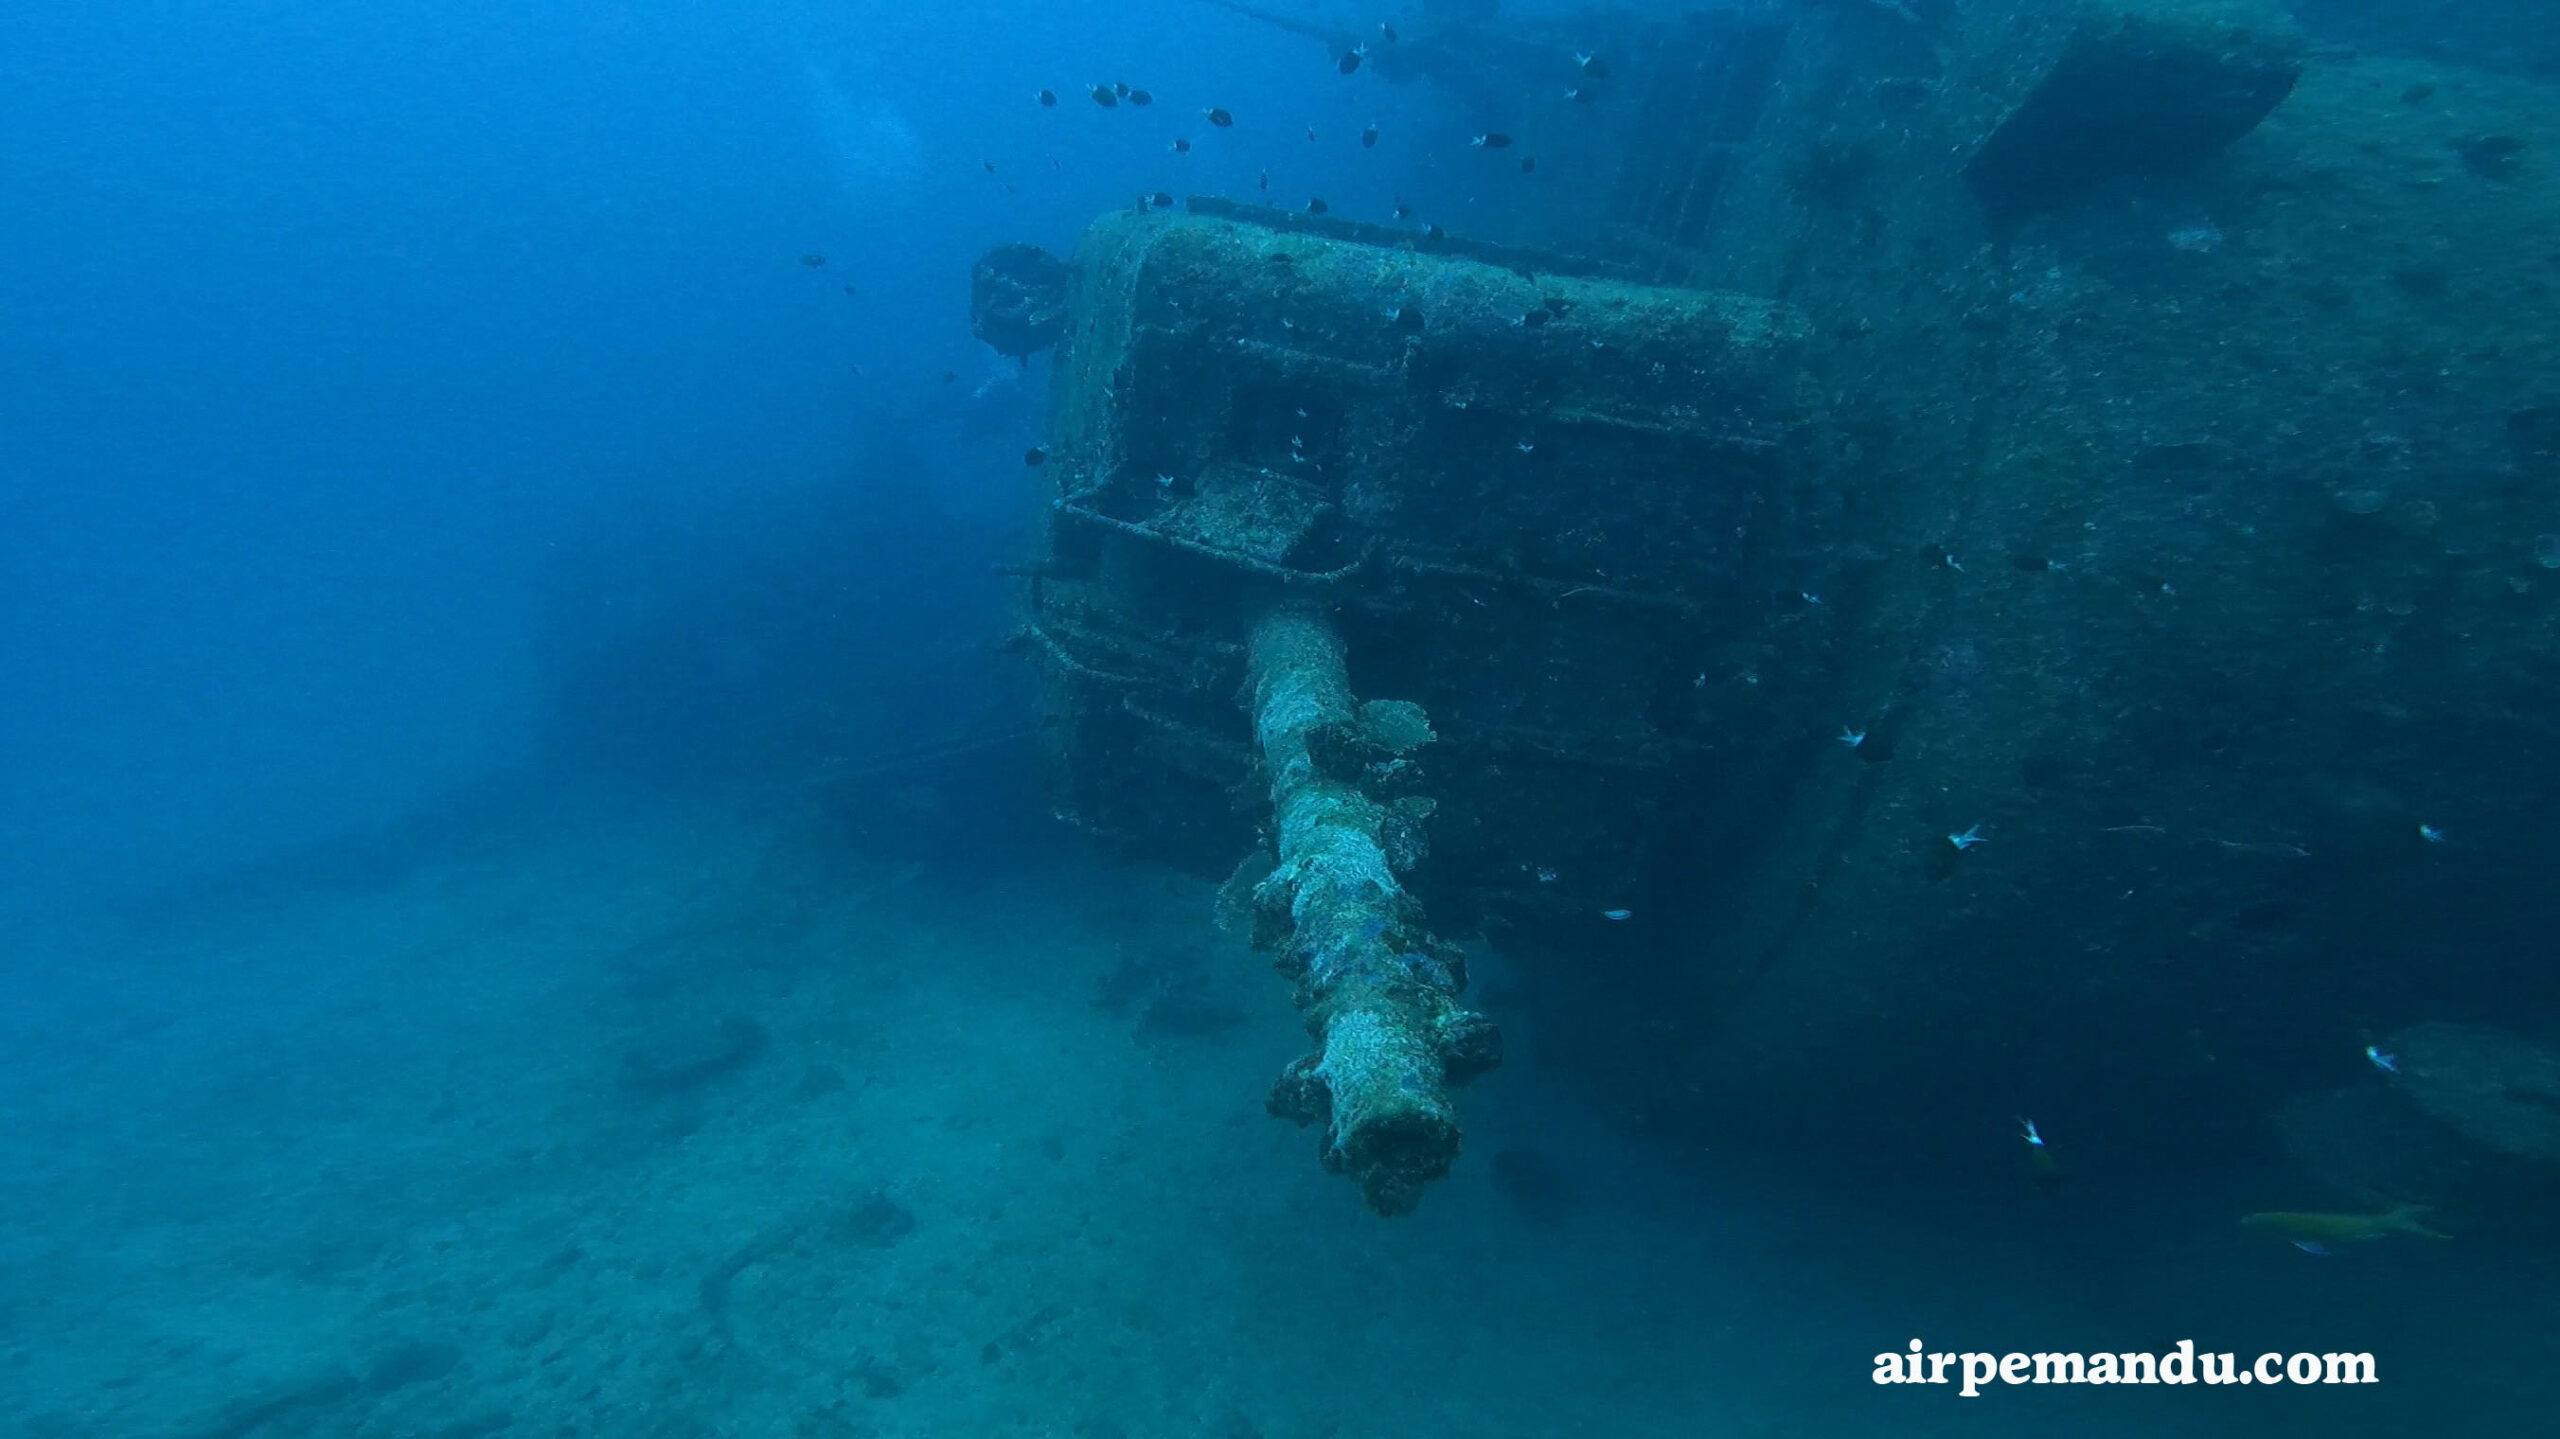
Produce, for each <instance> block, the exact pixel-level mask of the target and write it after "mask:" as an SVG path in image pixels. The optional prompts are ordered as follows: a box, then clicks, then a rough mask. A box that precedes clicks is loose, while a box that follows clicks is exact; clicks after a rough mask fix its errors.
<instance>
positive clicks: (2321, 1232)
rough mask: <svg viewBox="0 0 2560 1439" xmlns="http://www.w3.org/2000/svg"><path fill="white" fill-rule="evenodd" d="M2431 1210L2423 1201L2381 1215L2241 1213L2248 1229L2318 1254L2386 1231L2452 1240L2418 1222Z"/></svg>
mask: <svg viewBox="0 0 2560 1439" xmlns="http://www.w3.org/2000/svg"><path fill="white" fill-rule="evenodd" d="M2426 1212H2427V1206H2425V1205H2423V1204H2402V1205H2397V1206H2395V1207H2393V1208H2390V1209H2385V1210H2383V1211H2381V1212H2380V1213H2378V1214H2303V1213H2298V1212H2295V1211H2292V1210H2283V1209H2275V1210H2267V1211H2264V1212H2262V1213H2258V1214H2244V1215H2242V1216H2240V1225H2241V1227H2242V1228H2244V1229H2263V1230H2265V1231H2267V1232H2268V1233H2270V1234H2278V1235H2282V1236H2283V1237H2285V1238H2286V1239H2289V1240H2292V1241H2293V1242H2294V1243H2296V1244H2298V1245H2301V1246H2302V1247H2303V1248H2305V1249H2309V1250H2311V1251H2312V1252H2313V1253H2315V1254H2317V1253H2320V1252H2322V1251H2321V1246H2325V1245H2330V1244H2356V1243H2361V1242H2363V1241H2365V1240H2368V1239H2380V1238H2381V1237H2383V1236H2384V1235H2386V1234H2416V1235H2420V1236H2422V1237H2424V1238H2427V1239H2450V1238H2452V1237H2453V1236H2452V1235H2449V1234H2443V1233H2439V1232H2438V1231H2436V1230H2433V1229H2429V1228H2428V1227H2427V1226H2425V1225H2424V1224H2421V1223H2419V1222H2418V1216H2419V1215H2421V1214H2424V1213H2426Z"/></svg>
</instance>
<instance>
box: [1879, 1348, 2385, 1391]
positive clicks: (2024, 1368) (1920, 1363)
mask: <svg viewBox="0 0 2560 1439" xmlns="http://www.w3.org/2000/svg"><path fill="white" fill-rule="evenodd" d="M1995 1379H1996V1380H1998V1381H1999V1382H2000V1383H2003V1384H2245V1385H2250V1386H2253V1387H2254V1386H2256V1385H2261V1384H2377V1383H2380V1382H2381V1380H2380V1379H2379V1378H2378V1377H2377V1376H2376V1374H2375V1373H2374V1367H2373V1356H2372V1355H2370V1354H2312V1353H2307V1352H2306V1353H2300V1354H2290V1355H2288V1354H2281V1353H2274V1352H2270V1353H2266V1354H2261V1355H2259V1356H2258V1357H2257V1359H2256V1360H2255V1361H2254V1362H2252V1363H2249V1364H2242V1363H2240V1362H2239V1359H2238V1357H2237V1356H2236V1355H2233V1354H2229V1353H2221V1354H2199V1353H2197V1352H2196V1342H2195V1341H2194V1340H2192V1339H2181V1340H2179V1341H2178V1343H2177V1346H2176V1347H2175V1348H2173V1349H2171V1350H2169V1351H2168V1352H2167V1353H2165V1354H2141V1353H2135V1354H2103V1353H2102V1354H1976V1353H1962V1354H1945V1353H1941V1354H1930V1353H1924V1352H1923V1346H1922V1345H1921V1343H1920V1341H1919V1340H1917V1339H1914V1340H1912V1341H1911V1348H1910V1349H1909V1351H1908V1352H1904V1353H1895V1352H1893V1351H1891V1350H1888V1351H1886V1352H1885V1353H1882V1354H1879V1355H1877V1356H1876V1372H1875V1381H1876V1382H1877V1383H1878V1384H1957V1385H1961V1386H1962V1387H1960V1388H1959V1389H1957V1391H1956V1393H1957V1395H1958V1397H1960V1398H1965V1399H1972V1398H1977V1397H1979V1396H1980V1395H1981V1393H1982V1387H1983V1386H1984V1385H1986V1384H1989V1383H1991V1382H1992V1381H1993V1380H1995Z"/></svg>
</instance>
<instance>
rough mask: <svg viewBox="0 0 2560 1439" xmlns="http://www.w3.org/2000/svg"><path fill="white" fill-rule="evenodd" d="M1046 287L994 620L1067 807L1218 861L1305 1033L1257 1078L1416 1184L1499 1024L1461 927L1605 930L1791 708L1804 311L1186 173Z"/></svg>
mask: <svg viewBox="0 0 2560 1439" xmlns="http://www.w3.org/2000/svg"><path fill="white" fill-rule="evenodd" d="M1065 283H1066V295H1067V298H1066V303H1065V305H1064V307H1063V308H1064V312H1065V316H1066V318H1065V323H1064V326H1063V332H1062V336H1061V340H1060V349H1059V353H1058V357H1057V360H1056V363H1055V366H1054V369H1053V376H1054V378H1053V384H1052V391H1051V412H1050V417H1049V445H1048V451H1047V452H1048V465H1047V470H1046V473H1047V475H1048V476H1049V477H1050V479H1051V481H1052V483H1053V489H1052V492H1051V494H1050V496H1049V500H1048V507H1049V514H1048V524H1047V531H1046V536H1045V541H1044V545H1043V552H1042V554H1041V556H1040V558H1039V560H1038V562H1037V563H1036V564H1035V565H1033V566H1031V567H1029V574H1028V581H1027V590H1026V597H1025V598H1026V602H1025V606H1024V620H1023V624H1022V626H1021V628H1020V630H1019V632H1018V634H1017V636H1016V643H1017V646H1018V647H1019V648H1020V649H1021V651H1022V652H1024V653H1025V654H1027V655H1028V656H1029V657H1030V658H1031V659H1032V660H1033V661H1034V662H1036V664H1037V665H1038V667H1039V670H1040V673H1041V675H1042V676H1043V680H1044V687H1043V697H1042V711H1043V714H1042V733H1043V734H1044V735H1045V736H1046V741H1045V744H1046V748H1047V750H1048V753H1049V759H1050V766H1049V769H1050V775H1051V783H1052V788H1053V796H1054V801H1055V805H1056V808H1057V811H1058V813H1060V814H1061V815H1062V816H1064V817H1067V818H1069V819H1071V820H1072V821H1073V822H1074V823H1076V824H1078V825H1080V826H1082V827H1083V828H1085V829H1087V830H1090V831H1092V832H1094V833H1095V834H1097V835H1100V836H1102V837H1104V838H1106V839H1108V840H1110V841H1112V842H1114V843H1115V844H1117V845H1118V846H1120V847H1122V848H1124V849H1127V850H1130V851H1134V852H1137V853H1140V854H1144V855H1149V856H1152V857H1155V858H1159V859H1164V860H1167V861H1171V862H1175V863H1183V864H1193V865H1197V864H1199V863H1200V862H1201V861H1202V860H1203V858H1204V857H1207V856H1213V855H1214V856H1220V857H1222V867H1223V864H1224V863H1232V864H1233V865H1234V868H1233V871H1232V873H1231V874H1230V875H1229V878H1228V880H1227V883H1226V885H1225V887H1224V889H1223V890H1222V892H1221V899H1220V905H1219V908H1220V913H1221V918H1222V919H1223V921H1224V922H1226V923H1228V924H1230V925H1232V926H1235V927H1239V928H1241V929H1242V930H1244V931H1245V932H1246V933H1247V934H1248V935H1249V936H1250V938H1251V940H1252V941H1253V943H1254V944H1255V945H1256V946H1257V947H1258V948H1260V949H1263V950H1266V951H1269V952H1270V953H1271V954H1272V955H1273V956H1274V958H1275V961H1276V963H1277V965H1278V967H1279V968H1280V970H1281V971H1282V972H1283V973H1284V974H1286V975H1287V976H1288V977H1289V978H1290V979H1291V980H1292V981H1293V982H1294V984H1295V993H1296V1000H1297V1004H1298V1007H1299V1009H1300V1011H1301V1012H1302V1014H1303V1015H1304V1017H1305V1019H1306V1024H1307V1028H1308V1031H1309V1034H1310V1036H1311V1037H1312V1039H1313V1040H1314V1043H1315V1047H1314V1049H1313V1050H1312V1051H1311V1052H1310V1053H1308V1054H1306V1055H1305V1056H1304V1057H1302V1058H1300V1059H1298V1060H1296V1061H1295V1062H1293V1063H1291V1064H1290V1065H1289V1066H1288V1067H1287V1069H1286V1071H1285V1072H1284V1073H1283V1074H1282V1076H1281V1077H1280V1079H1279V1081H1278V1082H1277V1084H1276V1085H1275V1086H1274V1088H1273V1091H1272V1095H1271V1100H1270V1108H1271V1110H1272V1112H1273V1113H1275V1114H1278V1115H1281V1116H1283V1117H1286V1118H1290V1119H1294V1120H1297V1121H1299V1122H1301V1123H1305V1124H1310V1125H1320V1126H1322V1129H1323V1135H1324V1138H1323V1143H1322V1146H1321V1151H1320V1152H1321V1156H1322V1158H1323V1161H1324V1163H1325V1164H1326V1165H1327V1166H1328V1167H1329V1168H1332V1169H1334V1170H1337V1171H1340V1172H1343V1173H1346V1174H1348V1175H1349V1176H1351V1177H1352V1178H1353V1179H1354V1180H1356V1181H1357V1182H1358V1183H1359V1185H1360V1187H1361V1189H1362V1191H1363V1194H1364V1196H1365V1197H1366V1199H1367V1201H1368V1202H1369V1204H1370V1205H1371V1206H1372V1207H1373V1208H1375V1209H1377V1210H1378V1211H1380V1212H1382V1213H1400V1212H1403V1211H1406V1210H1409V1209H1411V1208H1412V1207H1413V1205H1414V1204H1415V1203H1416V1201H1417V1200H1418V1199H1419V1197H1420V1194H1421V1192H1422V1190H1423V1187H1424V1186H1425V1185H1426V1184H1427V1183H1429V1182H1430V1181H1431V1180H1433V1179H1435V1178H1438V1177H1439V1176H1440V1175H1442V1174H1444V1173H1445V1172H1446V1171H1447V1170H1448V1168H1449V1165H1450V1162H1451V1160H1452V1159H1453V1157H1454V1156H1455V1154H1456V1152H1457V1148H1458V1142H1459V1125H1458V1121H1457V1117H1456V1111H1455V1106H1454V1102H1453V1100H1452V1098H1451V1090H1452V1089H1453V1088H1454V1087H1455V1086H1457V1085H1460V1084H1463V1083H1464V1082H1465V1081H1466V1080H1467V1079H1468V1078H1470V1077H1472V1076H1474V1075H1476V1074H1480V1073H1482V1072H1483V1071H1485V1070H1487V1069H1489V1068H1491V1067H1493V1066H1494V1065H1495V1064H1497V1063H1498V1062H1499V1061H1500V1058H1501V1037H1500V1031H1499V1030H1498V1028H1497V1027H1496V1025H1495V1023H1494V1021H1493V1020H1492V1019H1491V1018H1488V1017H1487V1016H1485V1015H1482V1014H1480V1013H1477V1012H1476V1011H1474V1010H1472V1009H1470V1008H1467V1007H1466V1006H1465V1005H1464V1004H1463V1003H1461V999H1460V996H1461V995H1462V994H1463V992H1464V990H1465V987H1466V958H1465V953H1464V951H1463V949H1462V948H1461V946H1460V945H1459V944H1458V943H1457V942H1455V940H1456V938H1457V937H1460V936H1469V935H1479V934H1489V933H1491V934H1506V933H1521V932H1530V933H1537V934H1542V935H1544V936H1546V937H1548V938H1549V940H1550V941H1551V942H1552V944H1553V945H1554V946H1561V947H1568V948H1569V947H1571V946H1572V945H1573V944H1574V943H1575V942H1576V941H1575V937H1576V936H1583V937H1585V938H1588V937H1591V936H1593V935H1594V934H1595V933H1596V932H1601V931H1606V930H1608V929H1609V928H1610V927H1611V926H1613V925H1615V924H1618V923H1620V922H1621V921H1623V919H1624V918H1625V916H1626V909H1625V906H1626V905H1627V904H1628V903H1629V902H1630V901H1629V899H1628V896H1629V895H1631V894H1633V893H1634V892H1636V890H1637V889H1638V888H1639V884H1640V876H1641V874H1642V872H1643V870H1644V869H1645V867H1646V866H1647V865H1648V864H1650V863H1654V862H1656V861H1658V860H1659V859H1660V858H1661V857H1662V856H1664V855H1665V854H1666V853H1669V852H1673V851H1676V850H1679V849H1681V848H1682V847H1684V846H1686V845H1689V844H1691V843H1694V842H1695V834H1696V831H1697V829H1698V828H1699V825H1700V823H1701V821H1702V819H1711V818H1712V817H1714V816H1718V815H1727V816H1729V815H1731V814H1732V813H1733V812H1734V811H1733V809H1732V808H1731V807H1730V806H1726V805H1722V804H1719V803H1718V797H1717V793H1716V792H1717V790H1718V789H1719V787H1720V786H1724V785H1727V784H1730V783H1731V782H1732V780H1733V779H1734V777H1735V776H1736V775H1737V774H1741V773H1745V772H1747V771H1748V770H1749V768H1750V763H1749V762H1750V759H1751V757H1752V755H1753V754H1754V752H1755V750H1756V748H1757V747H1758V746H1760V745H1762V744H1765V743H1766V741H1765V740H1760V739H1757V738H1755V737H1757V736H1765V735H1769V734H1773V733H1780V732H1783V731H1784V730H1785V729H1786V728H1787V727H1785V726H1777V725H1773V724H1771V723H1770V722H1769V718H1768V717H1769V713H1770V711H1771V710H1772V709H1773V708H1775V707H1778V706H1782V705H1784V704H1785V703H1786V696H1787V694H1788V693H1789V691H1790V690H1791V689H1792V688H1793V686H1794V684H1795V683H1796V681H1795V680H1793V679H1790V678H1788V677H1787V675H1786V673H1785V672H1783V671H1781V670H1779V669H1772V671H1771V673H1770V674H1769V675H1768V676H1767V678H1766V679H1765V681H1764V679H1763V677H1762V676H1761V675H1760V674H1759V673H1758V672H1757V671H1758V669H1759V668H1760V666H1759V665H1758V664H1757V662H1756V660H1755V659H1754V658H1753V657H1754V656H1755V655H1757V654H1758V653H1759V652H1760V651H1761V650H1763V649H1764V648H1765V647H1767V646H1769V645H1771V644H1773V643H1779V642H1781V641H1780V640H1779V638H1778V635H1779V632H1782V631H1784V630H1785V629H1787V628H1788V627H1789V626H1791V625H1798V624H1802V623H1803V622H1804V621H1805V617H1806V607H1805V606H1803V605H1802V604H1799V605H1798V606H1796V607H1795V608H1794V609H1793V610H1788V609H1785V608H1784V607H1781V606H1778V605H1776V604H1774V603H1773V602H1772V600H1771V596H1773V595H1775V594H1778V593H1781V592H1783V591H1784V590H1785V587H1786V584H1787V583H1788V578H1789V576H1791V575H1793V574H1795V573H1796V571H1797V569H1798V567H1799V564H1800V561H1801V555H1800V552H1799V547H1801V546H1803V545H1804V544H1806V543H1808V537H1807V533H1806V530H1805V521H1806V518H1807V513H1808V512H1807V507H1806V506H1805V504H1804V503H1803V501H1802V496H1801V494H1800V488H1801V487H1802V486H1803V484H1804V482H1805V479H1806V476H1807V473H1808V454H1807V443H1806V440H1807V426H1806V414H1805V399H1804V396H1803V395H1802V393H1801V392H1800V387H1799V383H1798V380H1797V374H1796V366H1795V363H1794V360H1793V354H1794V352H1795V350H1796V349H1797V347H1799V346H1800V345H1801V344H1802V343H1803V341H1804V338H1805V335H1804V325H1803V322H1802V321H1801V320H1800V319H1799V318H1798V317H1797V316H1796V315H1795V314H1794V313H1793V312H1792V311H1790V310H1788V309H1787V308H1786V307H1784V306H1781V305H1775V304H1771V303H1767V302H1764V301H1761V300H1756V299H1751V298H1747V297H1744V296H1739V295H1731V294H1717V293H1709V292H1705V291H1698V290H1684V289H1672V288H1663V287H1655V286H1647V285H1641V284H1636V283H1631V282H1629V281H1627V280H1625V279H1623V278H1618V277H1615V276H1613V275H1611V274H1609V273H1607V272H1605V271H1602V270H1599V269H1595V268H1594V267H1592V266H1590V265H1588V264H1582V263H1577V262H1573V261H1568V260H1563V259H1559V258H1556V257H1549V256H1540V255H1536V254H1532V253H1527V252H1522V251H1514V250H1507V249H1504V248H1502V247H1499V246H1492V245H1482V244H1474V245H1470V244H1464V243H1461V242H1452V241H1444V240H1436V239H1429V238H1424V237H1417V236H1416V235H1414V234H1413V233H1412V232H1410V231H1403V230H1392V231H1391V230H1386V229H1381V228H1377V227H1371V226H1365V225H1360V224H1356V223H1351V222H1346V221H1340V220H1333V219H1327V218H1323V217H1307V216H1297V215H1291V214H1283V213H1280V212H1276V211H1270V210H1263V209H1258V208H1251V207H1243V206H1237V205H1232V204H1229V203H1225V202H1221V201H1217V200H1211V199H1193V200H1191V201H1189V202H1188V203H1187V206H1186V207H1185V210H1184V211H1183V212H1180V213H1176V212H1172V211H1167V210H1161V209H1159V210H1154V211H1152V212H1138V213H1122V214H1115V215H1111V216H1107V217H1105V218H1103V219H1101V220H1099V221H1097V222H1096V223H1095V224H1094V225H1093V226H1092V227H1091V228H1090V229H1089V230H1088V231H1087V232H1086V233H1085V235H1084V237H1083V239H1082V241H1081V243H1080V244H1079V245H1078V246H1077V247H1076V250H1075V253H1074V255H1073V257H1072V259H1071V260H1070V261H1069V262H1068V265H1067V271H1066V282H1065Z"/></svg>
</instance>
